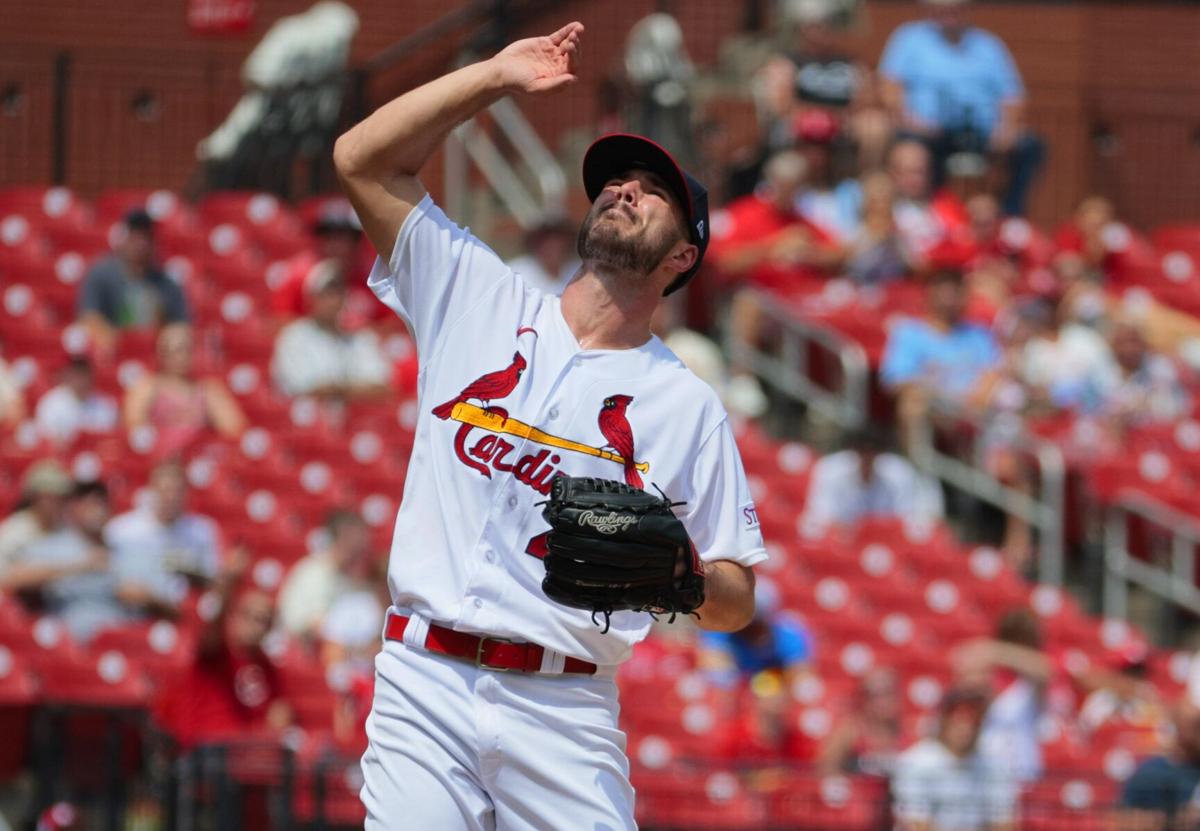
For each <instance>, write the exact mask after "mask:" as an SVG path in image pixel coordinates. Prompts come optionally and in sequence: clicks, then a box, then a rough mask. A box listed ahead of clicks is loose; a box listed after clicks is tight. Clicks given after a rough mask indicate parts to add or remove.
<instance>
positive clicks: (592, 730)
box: [362, 195, 766, 829]
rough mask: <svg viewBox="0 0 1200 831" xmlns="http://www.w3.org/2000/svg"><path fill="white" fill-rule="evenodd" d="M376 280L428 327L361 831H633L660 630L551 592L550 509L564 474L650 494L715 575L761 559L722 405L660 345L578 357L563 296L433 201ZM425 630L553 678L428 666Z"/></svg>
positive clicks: (403, 312)
mask: <svg viewBox="0 0 1200 831" xmlns="http://www.w3.org/2000/svg"><path fill="white" fill-rule="evenodd" d="M368 284H369V286H370V287H371V289H372V290H373V291H374V292H375V294H376V296H377V297H379V299H380V300H381V301H383V302H384V303H385V304H386V305H388V306H389V307H390V308H392V309H393V310H394V311H395V312H396V313H397V314H398V315H399V316H400V317H401V318H403V319H404V321H405V322H406V323H407V324H408V326H409V328H410V329H411V330H412V333H413V336H414V338H415V341H416V344H417V351H418V355H419V358H420V375H419V383H418V401H419V412H420V415H419V418H418V421H417V426H416V437H415V441H414V445H413V449H412V455H411V460H410V464H409V470H408V477H407V480H406V482H405V487H404V497H403V501H402V504H401V507H400V510H399V513H398V516H397V518H396V527H395V533H394V537H393V542H392V549H391V559H390V564H389V569H388V584H389V588H390V591H391V596H392V601H393V606H392V608H391V610H390V611H389V615H390V616H391V617H392V618H399V617H404V618H407V623H406V624H405V625H404V626H403V635H402V642H401V641H398V640H395V639H391V638H389V639H388V640H387V641H386V643H385V646H384V650H383V652H382V653H381V654H380V656H379V657H378V659H377V661H376V675H377V681H376V694H375V702H374V706H373V708H372V712H371V715H370V718H369V719H368V724H367V730H368V735H369V737H370V740H371V742H370V747H369V749H368V751H367V753H366V755H365V756H364V758H363V774H364V786H363V789H362V797H363V800H364V803H365V804H366V806H367V809H368V822H367V827H368V828H393V827H405V828H462V827H467V828H493V827H499V828H505V829H508V828H514V829H517V828H529V829H534V828H584V827H587V828H631V827H633V799H632V797H633V794H632V789H631V788H630V786H629V782H628V762H627V761H626V759H625V754H624V735H623V734H622V733H621V732H620V730H619V729H618V727H617V710H618V707H617V696H616V687H615V684H614V682H613V680H612V679H613V675H614V673H615V670H616V667H617V665H618V664H620V663H621V662H622V661H624V660H625V659H626V658H628V657H629V655H630V651H631V649H632V647H633V645H634V644H635V643H637V642H638V641H639V640H641V639H642V638H644V637H645V636H646V634H647V632H648V630H649V626H650V622H651V621H650V617H649V615H646V614H644V613H635V612H617V613H615V614H614V615H613V616H612V619H611V626H610V627H609V628H608V629H607V631H605V630H604V628H603V627H602V626H599V625H597V624H596V623H594V622H593V620H592V618H591V615H590V614H589V613H588V612H586V611H580V610H578V609H572V608H568V607H566V606H561V605H559V604H556V603H554V602H552V601H550V600H549V599H548V598H547V597H546V596H545V594H544V593H543V592H542V588H541V583H542V578H543V577H544V575H545V569H544V566H543V564H542V562H541V556H542V555H543V554H544V535H545V532H546V531H547V529H548V526H547V525H546V523H545V521H544V520H543V519H542V515H541V508H540V507H539V503H541V502H543V501H544V500H545V499H546V496H547V494H548V493H549V490H550V482H551V480H552V479H553V477H554V476H556V475H558V474H560V473H561V474H566V475H571V476H595V477H602V478H606V479H620V480H623V481H625V482H627V483H629V484H637V483H639V482H644V486H645V487H646V488H647V489H651V488H652V485H653V486H657V487H659V488H661V489H662V490H663V491H664V492H665V493H666V494H667V495H668V496H669V497H670V498H671V499H672V500H675V501H682V502H684V503H686V504H684V505H683V506H680V507H679V508H678V509H677V511H678V512H679V513H680V517H681V519H682V520H683V522H684V524H685V526H686V528H687V530H688V533H689V534H690V536H691V537H692V540H693V541H694V543H695V546H696V549H697V551H698V552H699V554H700V556H701V558H702V559H704V560H706V561H712V560H718V559H720V560H733V561H735V562H737V563H740V564H742V565H745V566H751V565H754V564H755V563H757V562H759V561H761V560H763V559H765V557H766V553H765V551H764V548H763V542H762V538H761V534H760V532H759V528H758V520H757V516H756V514H755V511H754V506H753V503H752V500H751V498H750V494H749V489H748V487H747V483H746V478H745V475H744V472H743V470H742V465H741V461H740V459H739V456H738V452H737V448H736V445H735V443H734V438H733V433H732V431H731V429H730V426H729V423H728V420H727V418H726V415H725V412H724V410H723V409H722V407H721V404H720V401H719V400H718V398H717V396H716V394H715V393H714V392H713V391H712V390H711V389H710V388H709V387H708V386H706V385H705V384H704V383H703V382H701V381H700V380H699V379H697V378H696V377H695V376H694V375H692V374H691V373H690V372H689V371H688V370H687V369H686V368H684V366H683V364H682V363H681V362H680V361H679V360H678V359H677V358H676V357H675V356H674V355H673V354H672V353H671V352H670V350H668V349H667V348H666V347H665V346H664V345H663V344H662V342H661V341H660V340H659V339H658V338H657V337H651V338H650V339H649V340H648V341H647V342H646V343H645V344H643V345H642V346H640V347H637V348H632V349H582V348H581V347H580V345H579V343H578V342H577V341H576V339H575V337H574V335H573V334H572V331H571V329H570V327H569V326H568V324H567V321H566V320H565V318H564V317H563V313H562V307H561V303H560V300H559V298H558V297H554V296H548V295H544V294H542V293H541V292H538V291H536V290H534V289H532V288H530V287H528V286H527V285H526V284H525V283H524V281H523V280H522V279H521V278H520V276H519V275H518V274H516V273H515V272H513V271H512V270H511V269H510V268H509V267H508V266H506V265H505V264H504V262H503V261H502V260H500V258H499V257H497V255H496V254H495V253H493V252H492V251H491V250H490V249H489V248H488V247H487V246H486V245H484V244H483V243H482V242H481V241H479V240H478V239H477V238H475V237H474V236H472V235H471V233H470V232H469V231H467V230H464V229H461V228H459V227H457V226H456V225H454V224H453V223H452V222H451V221H450V220H449V219H448V218H447V217H446V216H445V214H444V213H443V212H442V211H441V210H440V209H439V208H438V207H437V206H436V205H435V204H434V203H433V202H432V200H431V199H430V198H429V196H428V195H426V196H425V197H424V198H423V199H422V200H421V201H420V203H419V204H418V205H417V206H416V207H415V208H414V209H413V210H412V212H411V213H410V214H409V216H408V217H407V219H406V221H405V222H404V224H403V226H402V227H401V229H400V232H399V235H398V237H397V240H396V243H395V248H394V250H393V251H392V252H391V254H390V256H389V257H388V259H387V261H386V262H385V261H384V260H382V259H380V260H379V261H377V262H376V264H375V267H374V269H373V270H372V272H371V275H370V278H369V281H368ZM622 419H623V421H622ZM614 445H617V446H614ZM431 624H432V625H434V626H435V627H446V628H448V629H452V630H455V631H456V632H465V633H475V634H480V635H487V636H490V637H495V638H503V639H510V640H513V641H520V642H528V643H533V644H538V645H540V647H541V649H540V650H539V651H538V654H539V655H540V658H539V660H538V661H537V663H538V666H536V667H529V669H532V670H535V671H533V672H505V673H498V672H495V671H494V670H492V669H488V668H482V667H479V666H477V665H472V664H471V663H470V662H468V661H464V660H461V659H458V658H452V657H446V656H444V655H439V654H434V653H433V652H431V651H429V650H428V649H427V648H424V647H425V645H426V641H427V639H429V638H430V637H432V636H431V634H430V632H431V629H430V626H431ZM389 631H391V632H392V633H393V635H394V634H395V633H396V632H397V631H398V630H395V629H393V628H392V625H391V623H390V622H389ZM583 662H586V663H583ZM591 665H594V671H592V670H590V669H589V671H588V673H587V674H582V673H579V672H577V670H578V669H579V667H581V666H587V667H591ZM572 670H576V671H575V672H573V671H572Z"/></svg>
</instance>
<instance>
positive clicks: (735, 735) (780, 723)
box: [714, 676, 817, 765]
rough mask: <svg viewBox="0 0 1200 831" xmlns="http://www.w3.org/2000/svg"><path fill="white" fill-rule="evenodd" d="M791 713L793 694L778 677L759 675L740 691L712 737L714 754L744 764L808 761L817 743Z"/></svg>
mask: <svg viewBox="0 0 1200 831" xmlns="http://www.w3.org/2000/svg"><path fill="white" fill-rule="evenodd" d="M794 716H795V710H794V709H792V698H791V696H790V695H788V691H787V690H786V689H785V688H784V687H783V685H782V684H781V683H779V681H778V679H777V678H774V677H772V678H771V679H770V680H767V677H766V676H760V678H758V679H755V681H754V683H753V684H751V685H750V686H748V687H745V688H743V689H741V690H740V691H739V694H738V700H737V704H736V710H735V712H734V713H733V715H732V717H730V718H728V719H726V720H725V722H724V723H723V725H722V726H721V727H722V729H719V730H718V732H717V735H716V737H715V739H714V741H715V744H716V748H715V750H716V756H717V757H719V758H721V759H724V760H726V761H727V762H729V763H730V764H743V765H744V764H752V765H770V764H778V763H780V762H788V763H792V764H795V763H797V762H801V763H807V762H811V761H812V760H813V759H814V758H815V757H816V750H817V748H816V744H815V742H814V741H813V740H812V738H810V737H809V736H807V735H806V734H805V733H804V731H803V730H801V729H800V725H799V724H798V723H797V721H798V720H797V719H796V718H795V717H794Z"/></svg>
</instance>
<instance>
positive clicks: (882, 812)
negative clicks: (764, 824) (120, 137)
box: [768, 774, 887, 831]
mask: <svg viewBox="0 0 1200 831" xmlns="http://www.w3.org/2000/svg"><path fill="white" fill-rule="evenodd" d="M768 804H769V811H770V813H769V818H768V822H769V823H770V826H771V827H783V828H789V829H795V831H827V829H835V828H836V829H837V830H838V831H869V830H870V829H875V828H880V827H882V825H881V824H882V823H883V822H884V821H885V819H886V817H887V782H886V781H885V780H883V779H876V778H873V777H861V776H854V777H850V776H824V777H819V776H814V775H811V774H809V775H804V774H800V775H797V776H794V777H791V778H790V779H789V780H788V783H787V787H786V788H781V789H780V791H779V792H778V793H777V794H775V795H774V796H773V797H772V798H771V799H770V801H769V803H768Z"/></svg>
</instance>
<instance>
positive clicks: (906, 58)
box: [879, 0, 1043, 215]
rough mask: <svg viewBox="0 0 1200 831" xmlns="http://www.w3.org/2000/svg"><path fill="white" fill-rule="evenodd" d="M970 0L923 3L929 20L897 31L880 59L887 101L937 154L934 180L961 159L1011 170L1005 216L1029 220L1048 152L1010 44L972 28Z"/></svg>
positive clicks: (906, 127)
mask: <svg viewBox="0 0 1200 831" xmlns="http://www.w3.org/2000/svg"><path fill="white" fill-rule="evenodd" d="M968 2H969V0H924V5H925V6H927V7H928V17H927V18H926V19H925V20H917V21H912V22H909V23H905V24H903V25H902V26H900V27H899V28H898V29H896V31H894V32H893V33H892V35H891V37H890V38H889V39H888V43H887V46H886V47H884V51H883V56H882V57H881V58H880V61H879V74H880V76H881V77H882V83H883V96H884V100H885V101H886V102H887V105H888V107H889V109H891V111H892V113H893V114H894V117H895V119H896V123H897V124H898V125H899V126H900V130H901V131H902V132H903V133H906V134H909V135H914V136H917V137H919V138H921V139H922V140H924V141H926V142H927V143H928V144H929V145H930V147H931V148H932V149H933V151H934V156H935V160H936V161H935V169H934V178H935V182H937V183H940V182H941V181H942V177H943V175H944V173H945V164H946V162H947V160H948V159H950V158H951V157H952V156H955V155H960V154H961V155H969V156H976V157H984V156H991V157H995V158H998V159H1003V160H1004V162H1005V163H1006V165H1007V168H1008V170H1007V172H1008V186H1007V190H1006V193H1005V195H1004V198H1003V203H1004V211H1005V213H1006V214H1009V215H1014V214H1022V213H1024V210H1025V198H1026V195H1027V194H1028V191H1029V187H1030V185H1031V184H1032V183H1033V178H1034V176H1035V174H1036V173H1037V169H1038V167H1039V166H1040V165H1041V161H1042V154H1043V147H1042V142H1041V140H1040V139H1038V138H1037V137H1036V136H1034V135H1033V134H1031V133H1030V132H1028V130H1027V129H1026V126H1025V87H1024V85H1023V84H1022V83H1021V76H1020V73H1019V72H1018V71H1017V67H1016V64H1015V63H1014V62H1013V59H1012V56H1011V55H1010V54H1009V52H1008V49H1007V47H1005V45H1004V43H1003V41H1001V40H1000V39H999V38H997V37H996V36H995V35H993V34H992V33H991V32H987V31H985V30H983V29H980V28H978V27H975V26H972V25H970V23H969V22H968V20H967V12H966V8H965V7H966V5H967V3H968Z"/></svg>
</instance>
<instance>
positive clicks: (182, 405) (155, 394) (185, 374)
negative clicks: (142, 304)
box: [124, 323, 246, 456]
mask: <svg viewBox="0 0 1200 831" xmlns="http://www.w3.org/2000/svg"><path fill="white" fill-rule="evenodd" d="M193 351H194V344H193V338H192V327H191V326H189V325H188V324H186V323H172V324H170V325H168V326H164V327H163V328H162V331H160V332H159V333H158V349H157V352H158V371H157V372H154V373H149V372H148V373H145V374H143V375H142V376H141V377H140V378H138V380H137V382H136V383H134V384H133V385H132V386H130V387H129V390H128V391H127V392H126V393H125V402H124V417H125V428H126V429H127V430H130V431H132V430H137V429H139V428H142V427H147V426H149V427H153V428H154V430H155V433H156V436H157V441H156V443H155V450H156V451H157V452H158V453H160V454H162V455H163V456H171V455H174V454H176V453H178V452H179V451H181V450H183V449H185V448H186V447H188V446H189V445H190V444H191V443H192V442H194V441H195V440H196V439H197V438H199V437H201V436H203V435H204V434H205V432H207V431H208V430H212V431H213V432H214V433H215V434H216V435H218V436H221V437H222V438H237V437H238V436H240V435H241V434H242V432H243V431H244V430H245V429H246V416H245V414H244V413H243V412H242V408H241V405H239V404H238V402H237V399H235V398H234V397H233V395H231V394H230V392H229V390H228V388H227V387H226V386H225V382H224V381H222V380H221V379H220V378H219V377H215V376H212V377H206V378H197V377H196V374H195V372H194V369H193Z"/></svg>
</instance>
